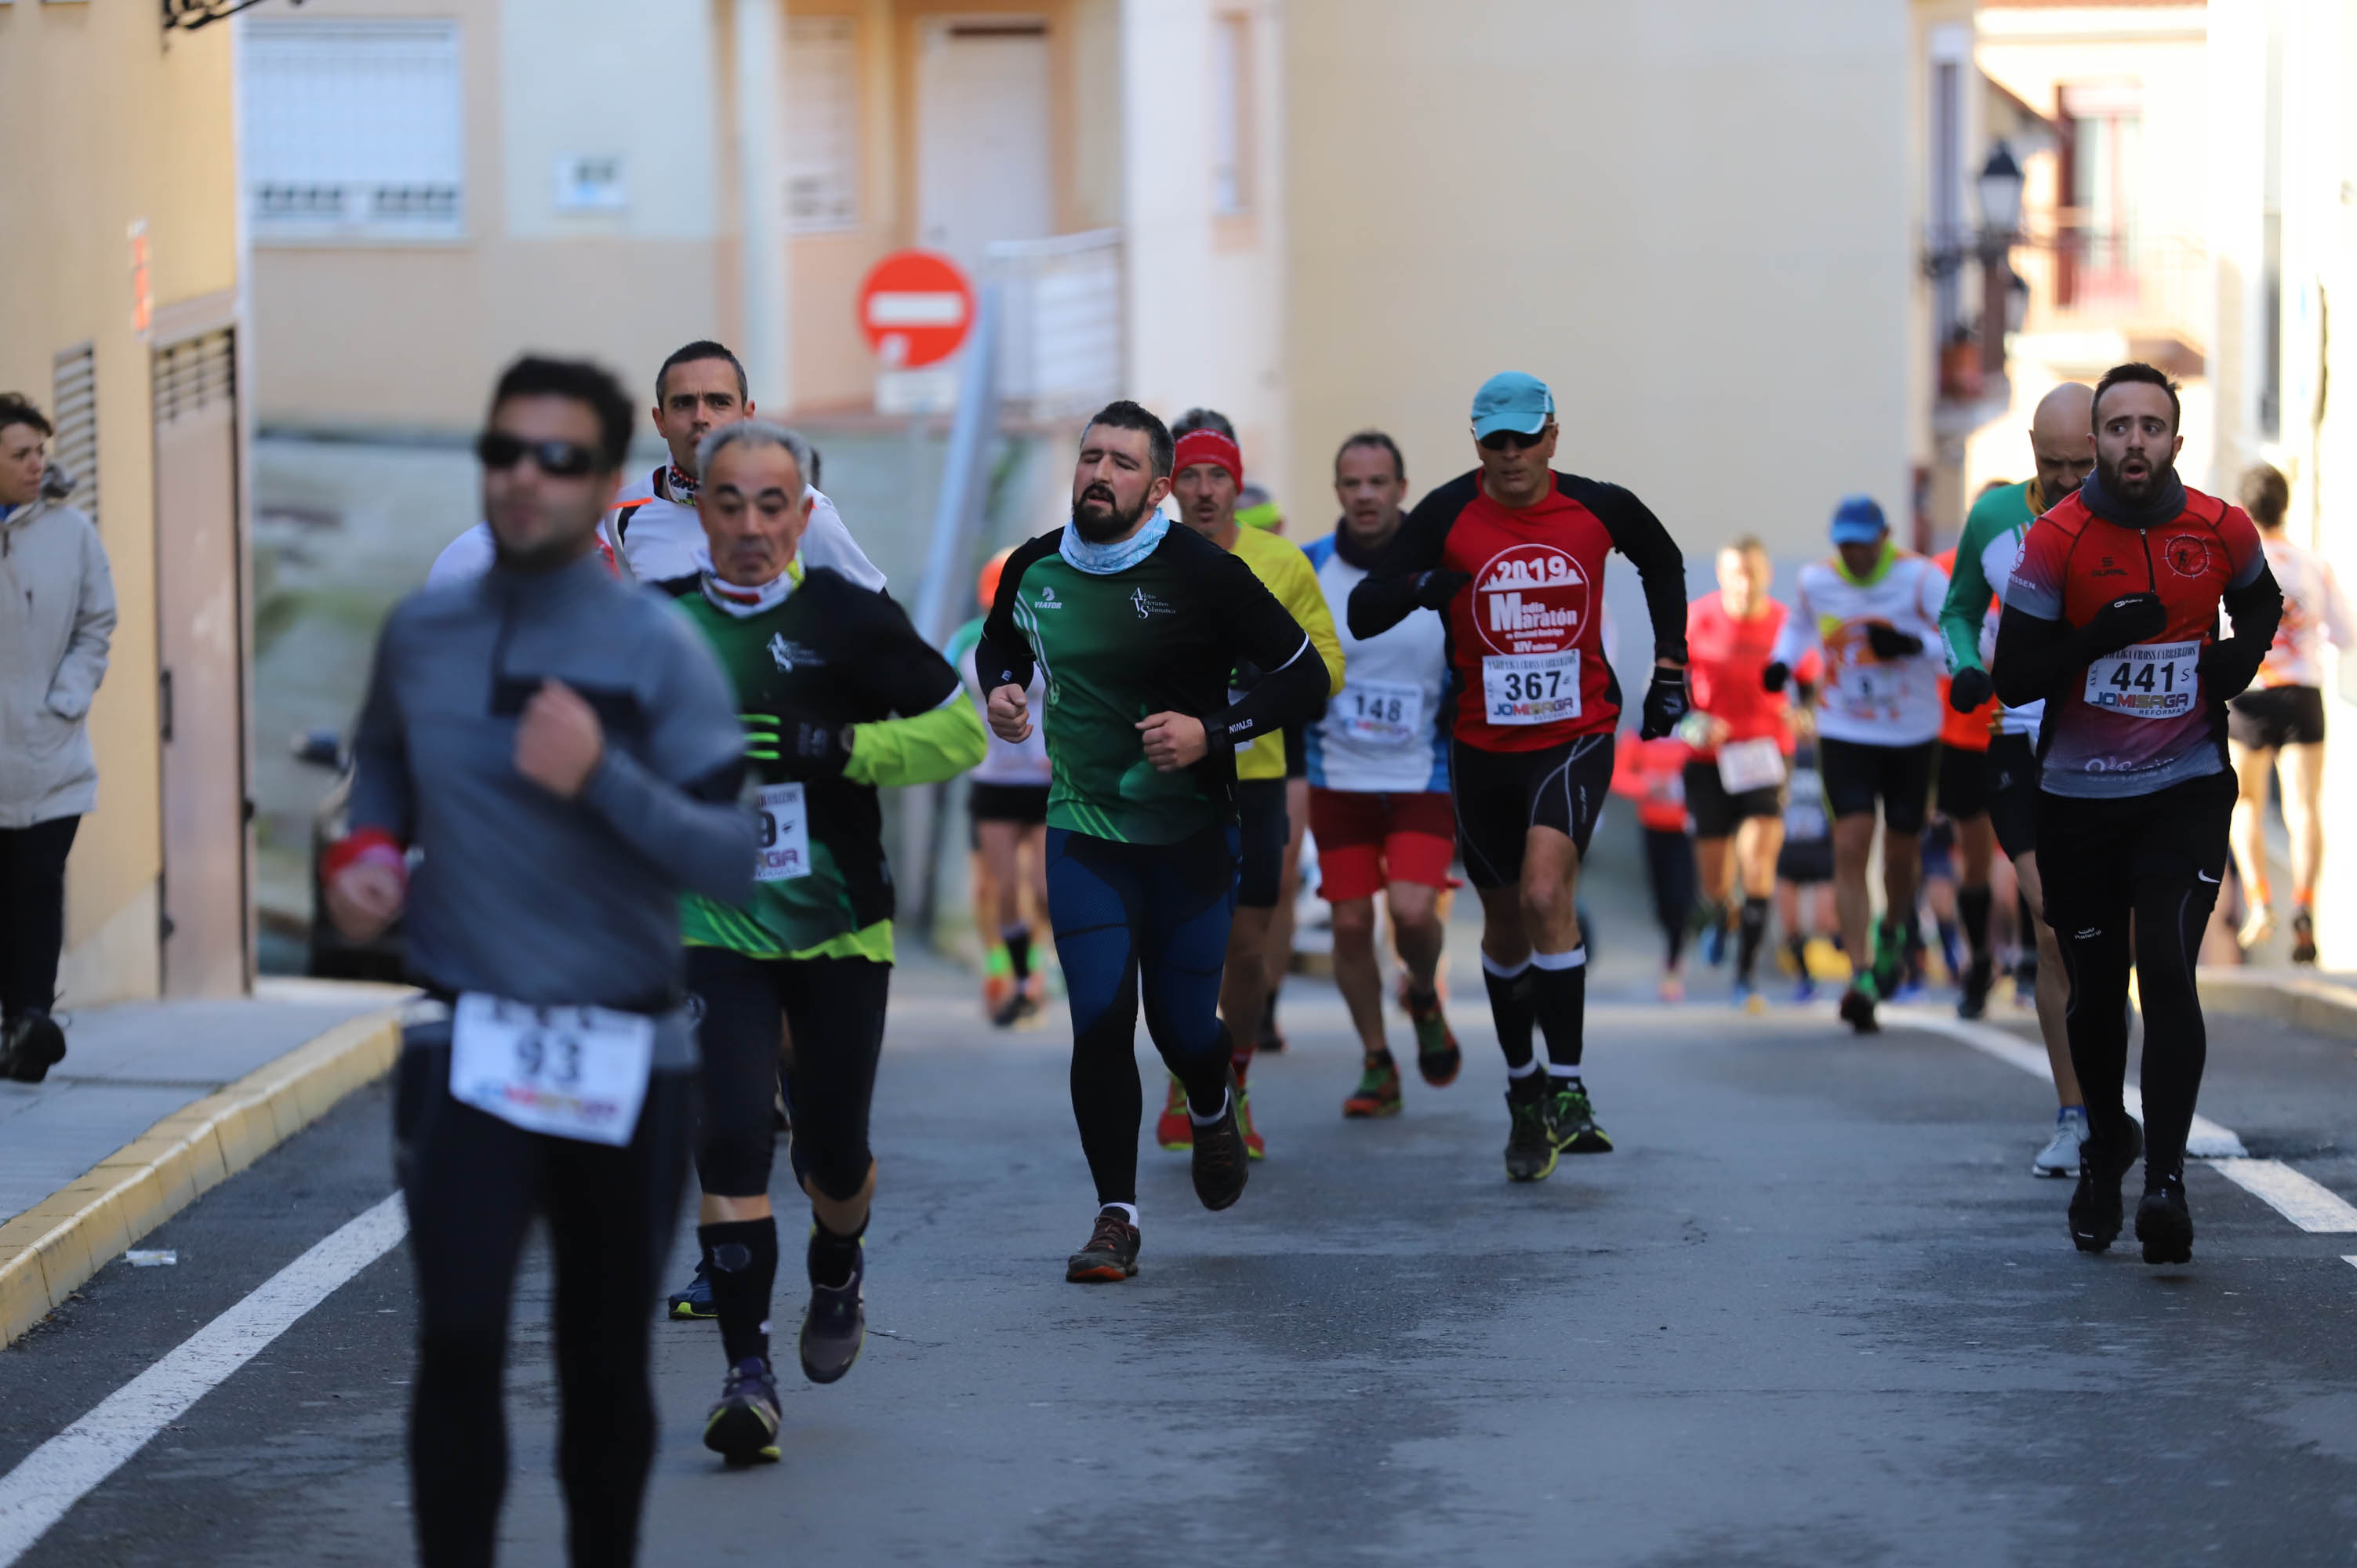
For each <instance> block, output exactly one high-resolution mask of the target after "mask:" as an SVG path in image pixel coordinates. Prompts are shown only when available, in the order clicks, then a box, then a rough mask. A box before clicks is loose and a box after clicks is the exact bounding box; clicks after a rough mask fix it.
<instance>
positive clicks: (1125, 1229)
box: [1064, 1208, 1137, 1285]
mask: <svg viewBox="0 0 2357 1568" xmlns="http://www.w3.org/2000/svg"><path fill="white" fill-rule="evenodd" d="M1135 1273H1137V1227H1136V1226H1135V1225H1132V1224H1131V1223H1130V1222H1129V1218H1128V1216H1126V1215H1125V1214H1124V1213H1122V1211H1121V1210H1120V1209H1118V1208H1100V1209H1098V1210H1097V1228H1096V1229H1095V1230H1092V1231H1091V1232H1090V1233H1089V1244H1088V1245H1087V1246H1085V1247H1083V1248H1082V1249H1081V1250H1080V1251H1077V1252H1075V1253H1073V1254H1072V1255H1071V1257H1070V1258H1068V1259H1066V1260H1065V1262H1064V1278H1066V1279H1067V1280H1069V1281H1071V1283H1074V1284H1076V1285H1079V1284H1118V1283H1120V1282H1122V1281H1123V1280H1125V1279H1127V1278H1129V1277H1130V1276H1131V1275H1132V1274H1135Z"/></svg>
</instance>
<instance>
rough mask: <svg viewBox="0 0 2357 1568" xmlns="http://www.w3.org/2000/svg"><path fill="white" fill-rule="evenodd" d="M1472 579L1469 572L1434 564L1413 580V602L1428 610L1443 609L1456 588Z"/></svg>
mask: <svg viewBox="0 0 2357 1568" xmlns="http://www.w3.org/2000/svg"><path fill="white" fill-rule="evenodd" d="M1472 580H1473V574H1472V573H1470V572H1452V571H1450V570H1448V568H1447V567H1445V566H1436V567H1434V568H1433V569H1432V570H1431V571H1429V572H1426V574H1425V575H1423V576H1421V577H1418V578H1417V579H1416V580H1415V602H1416V603H1417V604H1419V605H1421V606H1423V607H1425V608H1426V609H1428V610H1445V609H1447V608H1448V601H1449V600H1451V599H1453V598H1455V597H1456V596H1457V590H1458V589H1459V588H1461V587H1463V586H1464V585H1466V584H1468V583H1469V582H1471V581H1472Z"/></svg>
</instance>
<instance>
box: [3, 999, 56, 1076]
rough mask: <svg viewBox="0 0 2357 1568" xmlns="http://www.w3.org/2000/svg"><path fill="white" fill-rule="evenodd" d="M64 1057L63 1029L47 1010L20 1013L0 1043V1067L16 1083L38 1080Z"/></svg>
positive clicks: (47, 1073) (46, 1074) (47, 1074)
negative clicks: (3, 1040)
mask: <svg viewBox="0 0 2357 1568" xmlns="http://www.w3.org/2000/svg"><path fill="white" fill-rule="evenodd" d="M65 1059H66V1032H65V1031H64V1030H63V1029H60V1028H59V1027H58V1021H57V1020H56V1019H55V1018H52V1017H50V1016H49V1015H48V1014H47V1013H43V1012H38V1011H34V1012H28V1013H26V1014H24V1015H21V1016H20V1017H18V1018H17V1020H16V1027H15V1028H12V1029H10V1030H9V1031H8V1035H7V1038H6V1040H5V1043H0V1070H5V1076H6V1077H9V1078H13V1079H16V1081H17V1082H18V1083H38V1082H40V1081H41V1079H45V1078H47V1077H48V1076H49V1069H51V1068H53V1067H55V1066H57V1065H58V1063H59V1062H61V1061H63V1060H65Z"/></svg>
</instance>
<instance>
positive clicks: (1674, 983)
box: [1660, 974, 1686, 1006]
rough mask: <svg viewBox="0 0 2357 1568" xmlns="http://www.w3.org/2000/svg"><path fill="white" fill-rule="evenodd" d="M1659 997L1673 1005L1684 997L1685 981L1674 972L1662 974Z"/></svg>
mask: <svg viewBox="0 0 2357 1568" xmlns="http://www.w3.org/2000/svg"><path fill="white" fill-rule="evenodd" d="M1660 994H1661V998H1662V1000H1663V1001H1664V1002H1667V1003H1669V1004H1671V1005H1673V1006H1674V1005H1676V1004H1678V1003H1681V1002H1683V1001H1684V1000H1685V999H1686V983H1685V982H1684V980H1683V979H1681V978H1679V977H1678V976H1677V975H1674V974H1665V975H1663V976H1662V985H1661V992H1660Z"/></svg>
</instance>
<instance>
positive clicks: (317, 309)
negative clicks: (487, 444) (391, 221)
mask: <svg viewBox="0 0 2357 1568" xmlns="http://www.w3.org/2000/svg"><path fill="white" fill-rule="evenodd" d="M267 15H268V18H269V20H270V21H271V22H272V23H273V24H274V25H284V24H286V23H290V22H291V23H316V22H319V21H327V20H332V19H337V18H345V17H353V18H376V17H436V18H439V17H455V18H456V19H457V22H458V25H459V43H458V47H459V55H460V61H461V70H462V80H463V84H464V111H463V113H464V116H465V126H466V148H467V154H466V214H467V216H466V224H465V235H464V238H462V239H459V240H456V241H449V242H426V241H410V242H398V243H389V242H367V241H347V240H327V241H317V242H288V241H285V240H280V239H274V238H266V237H265V238H264V239H261V240H259V241H258V242H257V243H256V244H255V246H254V251H253V309H254V327H255V340H256V356H255V358H256V361H257V364H258V368H259V387H258V394H257V402H258V412H259V414H260V417H261V419H262V421H263V422H264V424H271V425H281V426H297V427H327V428H382V427H396V428H400V427H410V428H427V429H439V430H462V431H463V430H466V429H469V428H471V427H472V426H473V424H474V423H475V422H476V421H477V420H478V419H479V418H480V417H481V413H482V404H483V399H484V398H485V397H486V396H487V395H488V393H489V392H490V384H491V381H492V379H493V378H494V377H495V376H496V375H497V374H498V371H499V369H500V366H502V365H504V364H505V363H506V362H507V361H508V360H511V359H512V358H514V357H515V356H516V355H517V354H520V353H522V352H524V351H525V350H527V349H543V350H549V351H554V352H561V353H565V354H580V355H587V356H589V357H591V358H594V359H597V360H601V361H603V362H604V363H606V364H607V365H608V366H609V367H610V368H612V369H613V370H615V371H617V372H618V373H619V374H621V375H622V376H623V377H624V378H625V380H626V381H628V382H629V383H630V385H631V386H632V387H633V388H634V389H635V388H638V387H640V385H641V383H644V384H645V390H646V392H647V396H648V401H649V403H650V405H651V403H652V401H653V389H652V384H651V377H652V374H653V371H654V368H655V367H656V366H657V365H658V364H660V363H662V359H663V357H664V356H665V355H667V354H669V353H670V352H671V350H672V349H675V348H677V347H678V346H679V345H680V344H682V343H683V342H686V341H688V340H689V339H691V338H700V337H708V336H714V335H717V334H719V333H721V332H723V331H724V330H726V328H727V327H728V326H729V324H730V321H731V318H732V317H734V316H735V315H736V312H735V311H734V309H733V308H731V303H732V299H733V295H732V293H731V291H730V290H729V288H728V287H727V286H726V285H727V284H728V281H729V279H728V269H727V267H726V265H725V264H724V257H723V256H722V254H721V249H720V246H719V245H718V244H717V242H716V220H715V216H714V215H715V212H716V209H718V207H719V205H720V198H719V196H718V195H717V186H718V181H719V178H720V177H721V175H722V174H723V173H724V171H725V166H724V164H723V161H722V154H723V152H724V151H725V149H726V146H727V145H728V136H727V129H728V123H727V121H726V119H725V118H724V117H723V116H722V115H721V113H719V112H718V108H717V105H718V103H719V102H720V100H719V98H718V89H717V87H716V81H715V78H716V70H717V62H716V50H715V48H714V45H713V39H712V23H711V3H710V0H590V3H587V4H585V3H583V0H311V3H310V4H308V5H305V6H304V7H303V8H302V10H301V11H300V12H299V13H296V12H284V11H281V10H279V9H277V8H272V9H271V10H270V11H269V12H268V13H267ZM650 60H660V61H661V69H660V70H656V71H653V72H652V73H650V71H649V70H648V62H649V61H650ZM562 154H575V155H603V154H617V155H619V156H622V158H623V159H624V169H625V178H626V181H627V186H628V190H629V205H628V206H627V207H626V208H625V209H622V210H620V211H618V212H610V213H608V212H567V211H559V210H558V209H556V206H555V202H554V184H555V182H554V164H555V160H556V158H557V157H558V156H559V155H562Z"/></svg>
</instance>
